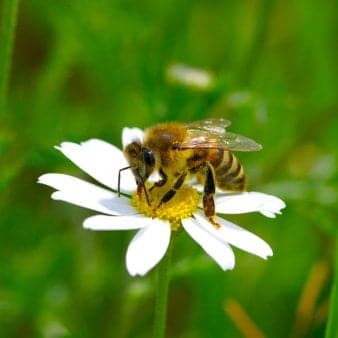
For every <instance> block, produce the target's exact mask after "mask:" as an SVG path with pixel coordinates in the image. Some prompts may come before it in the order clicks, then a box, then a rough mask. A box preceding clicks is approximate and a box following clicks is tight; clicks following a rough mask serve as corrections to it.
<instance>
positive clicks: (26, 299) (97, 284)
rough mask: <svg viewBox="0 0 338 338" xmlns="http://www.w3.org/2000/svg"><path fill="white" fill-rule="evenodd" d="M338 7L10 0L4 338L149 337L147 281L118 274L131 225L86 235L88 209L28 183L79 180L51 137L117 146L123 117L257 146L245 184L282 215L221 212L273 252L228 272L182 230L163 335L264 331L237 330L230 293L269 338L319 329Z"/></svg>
mask: <svg viewBox="0 0 338 338" xmlns="http://www.w3.org/2000/svg"><path fill="white" fill-rule="evenodd" d="M6 1H8V0H6ZM0 5H1V7H0V8H2V3H1V2H0ZM337 9H338V8H337V3H335V2H334V1H329V0H323V1H308V0H299V1H291V0H289V1H282V0H279V1H277V0H275V1H274V0H265V1H264V0H253V1H249V0H248V1H217V0H212V1H206V0H205V1H203V0H200V1H178V0H172V1H154V0H144V1H130V0H126V1H108V0H102V1H97V2H96V1H77V0H75V1H66V0H60V1H42V0H30V1H21V2H20V4H19V9H18V17H17V28H16V37H15V42H14V48H13V55H12V58H11V72H10V77H9V85H8V95H7V105H6V106H4V107H3V108H2V111H1V115H0V117H1V121H0V122H1V124H0V189H1V190H0V210H1V212H0V337H25V338H27V337H28V338H29V337H81V338H87V337H88V338H89V337H102V338H108V337H122V338H127V337H151V332H152V319H153V304H154V275H155V273H154V271H153V272H150V273H149V274H148V275H147V276H146V277H144V278H131V277H129V276H128V274H127V272H126V269H125V263H124V256H125V252H126V248H127V245H128V242H129V240H130V239H131V237H132V236H133V233H132V232H108V233H107V232H106V233H95V232H90V231H86V230H83V229H82V227H81V222H82V220H83V219H84V218H85V217H86V216H89V215H91V214H92V213H91V212H90V211H86V210H83V209H81V208H77V207H75V206H71V205H67V204H65V203H60V202H55V201H52V200H51V199H50V198H49V196H50V192H51V190H50V189H48V188H47V187H44V186H40V185H37V184H36V180H37V177H38V176H39V175H40V174H42V173H46V172H64V173H68V174H73V175H76V176H78V177H81V178H85V179H88V178H87V176H86V175H85V174H83V173H82V172H81V171H80V170H79V169H77V168H76V167H74V166H73V165H72V164H71V163H70V162H69V161H68V160H66V159H65V158H64V157H63V156H62V155H61V154H60V153H58V152H57V151H56V150H55V149H53V146H54V145H56V144H59V143H60V142H62V141H65V140H68V141H74V142H78V141H83V140H86V139H89V138H102V139H104V140H107V141H109V142H112V143H114V144H117V145H119V146H120V145H121V141H120V137H121V129H122V128H123V127H124V126H137V127H141V128H143V127H147V126H149V125H152V124H154V123H158V122H160V121H168V120H178V121H191V120H196V119H201V118H206V117H224V118H227V119H230V120H231V121H232V126H231V128H230V130H231V131H234V132H238V133H240V134H243V135H246V136H249V137H252V138H254V139H255V140H257V141H258V142H260V143H261V144H263V146H264V148H263V150H262V151H261V152H259V153H252V154H239V158H240V159H241V161H242V163H243V164H244V166H245V168H246V171H247V173H248V177H249V181H250V190H257V191H263V192H267V193H272V194H275V195H277V196H280V197H281V198H283V199H284V200H285V201H286V203H287V209H285V211H284V212H283V215H282V216H278V218H277V219H275V220H271V219H267V218H265V217H263V216H261V215H256V214H250V215H240V216H231V217H229V218H228V219H229V220H231V221H233V222H235V223H237V224H239V225H241V226H243V227H245V228H247V229H249V230H250V231H253V232H254V233H256V234H258V235H259V236H261V237H262V238H264V239H265V240H267V241H268V242H269V243H270V244H271V246H272V248H273V249H274V256H273V257H272V258H270V259H269V260H268V261H266V262H265V261H263V260H261V259H259V258H257V257H254V256H251V255H250V254H247V253H243V252H241V251H240V250H237V249H235V254H236V259H237V262H236V268H235V269H234V270H233V271H227V272H223V271H221V270H220V269H219V267H218V266H217V265H216V264H215V263H214V262H213V261H211V259H209V258H208V257H207V256H206V255H205V254H204V252H202V250H201V249H200V248H199V247H198V246H197V244H196V243H194V242H193V241H192V240H191V239H190V238H189V237H188V236H187V235H186V234H185V233H183V232H182V233H181V234H180V236H178V238H177V241H176V244H175V247H174V252H173V263H172V264H173V267H172V282H171V285H170V293H169V309H168V327H167V337H175V338H176V337H182V338H209V337H210V338H217V337H229V338H237V337H247V338H259V336H257V335H256V336H255V333H254V331H253V330H249V331H248V332H247V333H245V334H243V333H242V332H241V329H243V325H245V323H244V320H242V319H241V317H239V319H240V320H239V324H236V323H235V322H234V320H233V319H232V318H233V315H234V311H233V308H232V307H231V306H229V304H233V303H234V302H235V304H239V305H240V307H241V308H242V310H244V311H245V312H246V313H247V315H248V316H249V317H250V318H251V320H252V321H253V322H254V323H255V325H256V326H257V327H258V328H259V329H260V330H261V332H263V333H264V335H265V337H271V338H285V337H290V338H295V337H311V338H312V337H313V338H315V337H316V338H317V337H318V338H319V337H324V335H325V330H326V329H325V328H326V323H327V317H328V314H329V296H330V290H331V287H332V281H333V275H334V256H335V236H336V233H337V199H338V192H337V153H336V149H337V132H338V124H337V108H338V105H337V78H338V76H337V75H338V74H337V73H338V72H337V59H338V53H337V28H338V27H337ZM0 11H1V9H0ZM0 14H3V10H2V12H1V13H0ZM4 22H5V21H4V19H3V16H2V24H4ZM0 24H1V23H0ZM0 43H1V42H0ZM176 63H184V64H187V65H190V66H193V67H196V68H201V69H205V70H208V71H209V72H210V74H212V75H213V76H214V77H215V86H214V87H213V88H210V90H198V89H196V88H192V87H188V86H184V85H180V84H177V83H172V82H170V81H168V78H167V76H166V73H167V70H168V67H170V66H171V65H172V64H176ZM304 292H305V295H306V297H305V304H303V303H302V302H301V301H300V299H301V298H302V294H304ZM306 292H308V293H306ZM336 297H337V298H338V296H336ZM336 301H338V300H337V299H336ZM303 302H304V301H303ZM302 304H303V305H302ZM225 308H226V309H225ZM299 308H300V310H297V309H299ZM337 312H338V311H337V305H336V308H335V312H334V311H331V319H330V322H331V324H332V325H331V329H330V330H329V331H330V332H329V331H328V332H329V333H328V334H327V337H330V338H331V337H335V334H336V331H337V316H338V314H337ZM334 313H335V316H334V315H333V314H334ZM235 317H236V315H235Z"/></svg>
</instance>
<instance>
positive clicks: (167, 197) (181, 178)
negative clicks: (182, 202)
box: [158, 172, 187, 208]
mask: <svg viewBox="0 0 338 338" xmlns="http://www.w3.org/2000/svg"><path fill="white" fill-rule="evenodd" d="M186 177H187V172H183V173H182V174H181V175H180V176H179V177H178V179H177V180H176V182H175V183H174V185H173V186H172V188H171V189H169V190H168V191H167V192H166V193H165V194H164V195H163V197H162V198H161V201H160V203H159V205H158V208H159V207H160V206H161V205H162V204H163V203H166V202H168V201H170V200H171V199H172V198H173V197H174V195H175V194H176V191H177V190H178V189H180V188H181V186H182V185H183V183H184V180H185V178H186Z"/></svg>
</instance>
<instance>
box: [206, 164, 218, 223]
mask: <svg viewBox="0 0 338 338" xmlns="http://www.w3.org/2000/svg"><path fill="white" fill-rule="evenodd" d="M205 170H206V172H205V183H204V192H203V209H204V214H205V216H206V217H207V218H208V219H209V221H210V222H211V223H212V224H213V225H214V226H215V227H216V228H219V227H220V224H219V223H218V222H217V221H216V220H215V201H214V195H215V191H216V186H215V176H214V172H213V169H212V166H211V164H210V163H209V162H208V163H207V164H206V169H205Z"/></svg>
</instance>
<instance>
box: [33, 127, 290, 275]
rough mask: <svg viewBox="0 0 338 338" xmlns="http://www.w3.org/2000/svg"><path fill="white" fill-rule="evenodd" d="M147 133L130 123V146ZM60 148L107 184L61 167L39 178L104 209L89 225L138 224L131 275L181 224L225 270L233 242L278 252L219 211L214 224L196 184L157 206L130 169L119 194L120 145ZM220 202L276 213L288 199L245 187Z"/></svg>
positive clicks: (227, 209) (232, 210)
mask: <svg viewBox="0 0 338 338" xmlns="http://www.w3.org/2000/svg"><path fill="white" fill-rule="evenodd" d="M142 137H143V132H142V131H141V130H140V129H137V128H132V129H130V128H124V130H123V133H122V143H123V145H124V146H125V145H126V144H128V143H130V142H131V141H132V140H135V139H142ZM56 149H58V150H60V151H61V152H62V153H63V154H64V155H65V156H66V157H68V158H69V159H70V160H71V161H72V162H73V163H74V164H76V165H77V166H78V167H79V168H81V169H82V170H83V171H84V172H86V173H87V174H88V175H90V176H91V177H93V178H94V179H95V180H96V181H98V182H99V183H101V184H102V185H103V186H105V187H106V188H103V187H101V186H98V185H95V184H92V183H89V182H86V181H84V180H82V179H79V178H76V177H73V176H70V175H65V174H56V173H50V174H44V175H42V176H40V177H39V179H38V182H39V183H42V184H45V185H48V186H50V187H52V188H54V189H55V190H56V191H55V192H53V193H52V195H51V197H52V199H54V200H61V201H64V202H68V203H71V204H75V205H78V206H80V207H84V208H88V209H91V210H94V211H97V212H98V213H99V214H97V215H94V216H91V217H89V218H87V219H85V220H84V222H83V226H84V228H86V229H91V230H138V231H137V233H136V235H135V236H134V238H133V239H132V240H131V242H130V244H129V246H128V249H127V254H126V265H127V270H128V272H129V274H130V275H131V276H136V275H141V276H143V275H145V274H146V273H147V272H148V271H150V270H151V269H152V268H153V267H154V266H155V265H156V264H157V263H158V262H159V261H160V260H161V259H162V257H163V256H164V255H165V253H166V251H167V248H168V245H169V242H170V237H171V232H172V231H175V230H177V228H178V227H180V226H182V227H183V228H184V230H185V231H186V232H187V233H188V234H189V235H190V236H191V237H192V238H193V239H194V240H195V241H196V242H197V243H198V244H199V245H200V246H201V247H202V248H203V249H204V250H205V252H206V253H207V254H208V255H209V256H210V257H212V258H213V259H214V260H215V261H216V262H217V264H218V265H219V266H220V267H221V268H222V269H223V270H228V269H232V268H233V267H234V265H235V256H234V253H233V251H232V248H231V245H233V246H236V247H238V248H240V249H242V250H244V251H247V252H250V253H252V254H254V255H257V256H259V257H261V258H264V259H266V258H267V257H268V256H272V249H271V248H270V246H269V245H268V244H267V243H266V242H265V241H263V240H262V239H261V238H259V237H257V236H256V235H254V234H252V233H251V232H249V231H247V230H245V229H243V228H241V227H239V226H237V225H235V224H233V223H231V222H229V221H226V220H225V219H223V218H221V217H218V216H216V221H217V222H218V223H219V224H220V227H215V226H214V225H213V224H211V223H210V221H209V220H208V219H207V218H206V217H205V215H204V212H203V210H202V208H201V207H200V202H201V195H200V193H199V192H198V191H197V189H195V188H194V187H192V186H190V185H184V186H182V188H181V189H179V191H178V192H177V193H176V194H175V196H174V197H173V198H172V199H171V200H170V201H168V202H167V203H165V204H162V205H161V206H160V207H158V208H154V206H149V205H148V203H147V201H146V199H145V198H139V196H138V195H137V194H136V183H135V179H134V176H133V175H132V172H131V170H124V171H123V172H122V173H121V182H120V191H121V193H122V196H120V197H119V196H118V194H117V189H118V174H119V170H120V169H121V168H124V167H127V166H128V163H127V161H126V159H125V157H124V155H123V152H122V151H121V150H120V149H119V148H117V147H115V146H114V145H111V144H109V143H107V142H105V141H102V140H98V139H91V140H88V141H86V142H82V143H81V144H76V143H71V142H63V143H62V144H61V145H60V146H57V147H56ZM156 179H157V178H156V177H155V180H156ZM163 189H165V187H158V188H156V189H153V190H151V191H150V192H149V195H150V196H149V197H150V198H151V200H155V201H160V199H161V197H162V196H163V193H164V191H165V190H163ZM156 205H158V204H156ZM215 206H216V212H217V213H221V214H241V213H247V212H260V213H262V214H263V215H265V216H267V217H275V215H276V214H279V213H280V210H281V209H283V208H284V207H285V204H284V202H283V201H282V200H280V199H279V198H277V197H275V196H271V195H267V194H263V193H259V192H243V193H236V194H217V195H216V196H215Z"/></svg>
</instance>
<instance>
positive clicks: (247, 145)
mask: <svg viewBox="0 0 338 338" xmlns="http://www.w3.org/2000/svg"><path fill="white" fill-rule="evenodd" d="M220 141H221V143H222V144H224V145H225V147H226V148H227V149H229V150H233V151H258V150H261V149H262V148H263V147H262V145H260V144H259V143H257V142H256V141H254V140H252V139H250V138H248V137H245V136H242V135H238V134H235V133H230V132H226V133H225V134H224V136H223V137H221V138H220Z"/></svg>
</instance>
